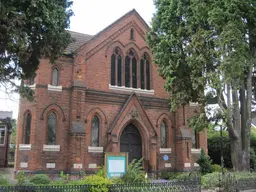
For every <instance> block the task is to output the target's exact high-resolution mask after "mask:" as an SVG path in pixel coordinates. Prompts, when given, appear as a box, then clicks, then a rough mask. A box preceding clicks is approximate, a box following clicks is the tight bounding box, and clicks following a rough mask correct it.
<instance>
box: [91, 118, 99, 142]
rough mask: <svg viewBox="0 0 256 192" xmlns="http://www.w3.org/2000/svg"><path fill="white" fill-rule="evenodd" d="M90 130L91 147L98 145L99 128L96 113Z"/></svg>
mask: <svg viewBox="0 0 256 192" xmlns="http://www.w3.org/2000/svg"><path fill="white" fill-rule="evenodd" d="M91 128H92V132H91V134H92V135H91V142H92V146H93V147H98V146H99V129H100V120H99V117H98V116H97V115H95V116H94V117H93V119H92V127H91Z"/></svg>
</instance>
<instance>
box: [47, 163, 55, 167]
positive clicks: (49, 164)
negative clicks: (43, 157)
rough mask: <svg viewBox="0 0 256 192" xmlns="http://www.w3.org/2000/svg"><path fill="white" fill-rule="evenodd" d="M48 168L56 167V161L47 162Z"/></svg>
mask: <svg viewBox="0 0 256 192" xmlns="http://www.w3.org/2000/svg"><path fill="white" fill-rule="evenodd" d="M46 168H55V163H46Z"/></svg>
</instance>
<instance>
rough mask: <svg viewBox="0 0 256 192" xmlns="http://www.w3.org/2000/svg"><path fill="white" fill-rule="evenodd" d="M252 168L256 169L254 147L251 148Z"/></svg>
mask: <svg viewBox="0 0 256 192" xmlns="http://www.w3.org/2000/svg"><path fill="white" fill-rule="evenodd" d="M250 157H251V158H250V168H251V170H252V171H256V154H255V151H254V149H253V148H250Z"/></svg>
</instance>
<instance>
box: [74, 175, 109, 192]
mask: <svg viewBox="0 0 256 192" xmlns="http://www.w3.org/2000/svg"><path fill="white" fill-rule="evenodd" d="M70 184H72V185H85V184H87V185H94V186H92V187H91V189H90V190H89V191H90V192H107V191H108V188H107V186H108V185H110V184H112V181H111V180H110V179H108V178H104V177H101V176H98V175H90V176H87V177H85V178H83V179H81V180H76V181H70Z"/></svg>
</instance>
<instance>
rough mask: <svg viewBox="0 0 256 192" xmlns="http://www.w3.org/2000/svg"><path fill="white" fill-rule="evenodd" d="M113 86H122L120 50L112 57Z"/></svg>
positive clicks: (117, 49)
mask: <svg viewBox="0 0 256 192" xmlns="http://www.w3.org/2000/svg"><path fill="white" fill-rule="evenodd" d="M111 85H118V86H122V56H121V51H120V49H119V48H116V49H115V51H114V52H113V54H112V55H111Z"/></svg>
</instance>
